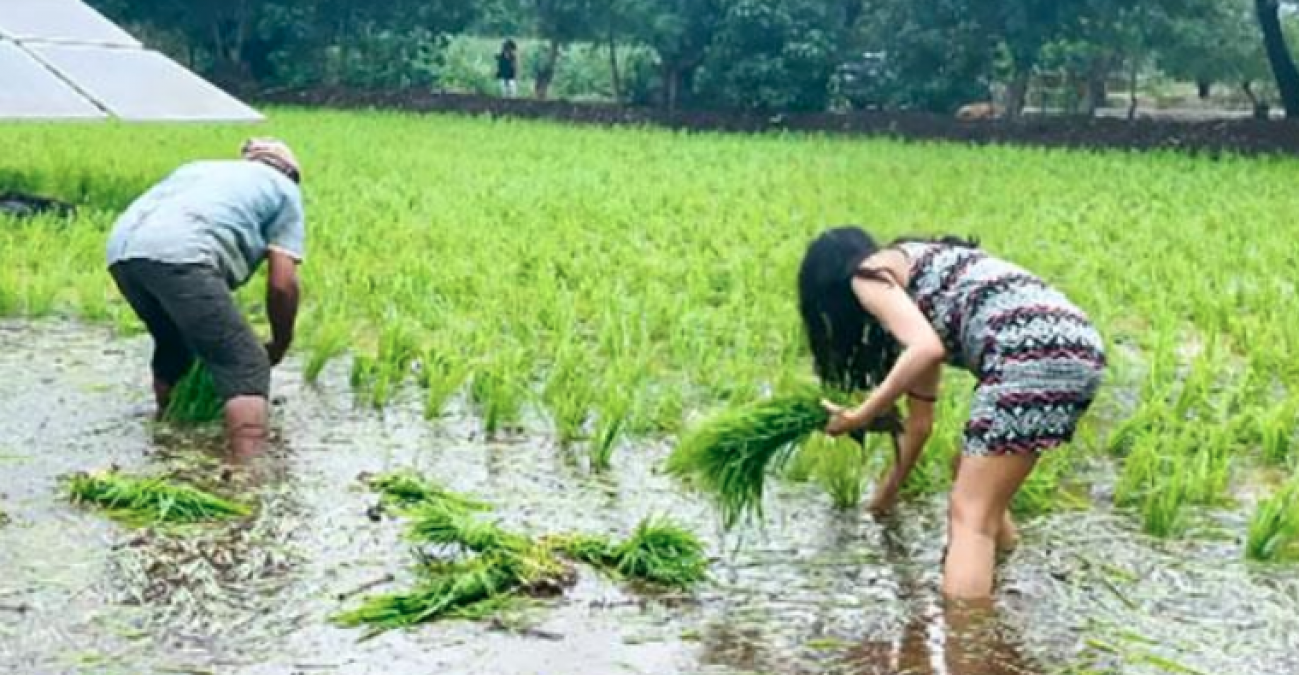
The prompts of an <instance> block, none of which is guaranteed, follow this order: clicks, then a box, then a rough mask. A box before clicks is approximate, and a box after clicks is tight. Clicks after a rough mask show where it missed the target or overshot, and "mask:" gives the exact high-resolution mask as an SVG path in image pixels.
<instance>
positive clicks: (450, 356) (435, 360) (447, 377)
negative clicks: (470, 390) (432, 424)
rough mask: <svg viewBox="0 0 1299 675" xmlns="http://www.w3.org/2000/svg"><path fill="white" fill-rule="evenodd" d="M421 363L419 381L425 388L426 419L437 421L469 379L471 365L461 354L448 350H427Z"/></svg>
mask: <svg viewBox="0 0 1299 675" xmlns="http://www.w3.org/2000/svg"><path fill="white" fill-rule="evenodd" d="M420 363H421V364H422V366H421V369H420V372H419V376H418V378H417V379H418V382H419V385H420V386H421V387H423V388H424V418H425V419H430V420H431V419H437V418H438V417H440V416H441V415H442V411H443V409H444V408H445V407H446V404H447V401H448V400H450V398H451V397H452V396H454V395H455V393H456V392H457V391H459V390H460V388H461V387H462V386H464V383H465V380H466V379H468V378H469V364H468V363H467V362H466V361H465V359H464V358H463V357H461V355H460V354H458V353H454V352H451V351H450V350H448V349H446V348H440V349H439V348H430V349H428V350H426V351H425V352H424V356H423V358H422V359H421V361H420Z"/></svg>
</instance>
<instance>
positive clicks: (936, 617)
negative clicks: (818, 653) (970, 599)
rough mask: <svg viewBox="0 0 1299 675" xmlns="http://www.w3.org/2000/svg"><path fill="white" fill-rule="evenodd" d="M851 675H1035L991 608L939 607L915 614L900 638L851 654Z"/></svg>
mask: <svg viewBox="0 0 1299 675" xmlns="http://www.w3.org/2000/svg"><path fill="white" fill-rule="evenodd" d="M848 662H849V664H850V666H851V668H850V669H849V672H851V673H853V675H886V674H887V675H1039V674H1040V673H1041V672H1042V671H1041V669H1039V668H1038V667H1036V666H1035V665H1034V664H1033V663H1032V662H1031V661H1030V660H1028V659H1026V658H1024V656H1023V655H1022V654H1021V652H1020V648H1019V646H1018V644H1017V640H1016V639H1015V638H1014V637H1013V633H1012V632H1011V631H1010V630H1009V628H1008V627H1007V626H1006V625H1005V624H1004V623H1002V622H1001V621H1000V620H999V617H998V615H997V612H996V609H995V608H994V607H992V606H991V605H990V604H982V605H974V604H968V603H939V606H937V607H934V608H931V609H929V610H927V611H924V612H920V613H917V614H916V615H915V618H914V619H913V620H912V621H911V622H910V623H909V624H908V625H907V627H906V629H905V630H904V631H903V634H902V637H901V638H900V639H898V640H896V641H893V642H884V643H881V642H867V643H865V644H863V645H861V646H860V647H857V648H855V649H853V650H852V652H851V653H850V655H849V658H848Z"/></svg>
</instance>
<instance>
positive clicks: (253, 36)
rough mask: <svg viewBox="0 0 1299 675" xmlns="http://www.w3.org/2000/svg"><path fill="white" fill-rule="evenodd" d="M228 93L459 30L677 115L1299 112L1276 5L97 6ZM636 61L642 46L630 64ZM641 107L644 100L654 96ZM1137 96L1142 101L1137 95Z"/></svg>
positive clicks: (184, 2)
mask: <svg viewBox="0 0 1299 675" xmlns="http://www.w3.org/2000/svg"><path fill="white" fill-rule="evenodd" d="M92 4H94V5H96V6H97V7H98V8H99V9H101V10H102V11H104V12H105V13H106V14H108V15H109V16H110V17H112V18H114V19H116V20H119V21H122V22H124V23H127V24H129V25H130V26H132V27H133V28H135V29H136V30H138V31H144V32H145V37H146V39H148V40H149V41H150V42H152V43H161V44H163V45H165V46H166V47H167V48H168V51H171V52H172V53H175V54H179V55H182V56H183V58H184V59H185V60H186V61H187V62H188V63H189V64H190V65H191V66H192V67H195V68H197V69H198V70H200V71H201V72H203V73H204V74H206V75H208V76H210V77H213V78H214V79H217V80H218V81H222V82H239V83H242V84H250V85H253V86H260V87H276V86H311V85H315V84H331V83H333V84H336V83H346V84H353V85H364V86H376V87H396V86H433V87H436V86H437V85H438V82H437V79H438V75H437V74H438V64H439V59H440V58H441V55H442V53H443V51H444V48H445V45H446V44H447V41H448V39H450V38H452V37H454V36H457V35H462V34H473V35H485V36H493V37H501V38H504V37H507V36H511V37H523V36H526V37H529V38H532V39H535V40H537V41H538V44H540V45H541V46H540V47H539V48H538V49H537V50H536V53H535V54H533V55H532V59H531V62H530V63H531V64H532V65H531V75H532V76H533V78H534V80H535V92H536V95H538V96H540V97H543V98H544V97H545V96H546V95H547V94H548V89H549V84H550V83H551V82H552V81H553V80H554V78H555V76H556V73H557V72H558V71H559V70H560V69H562V68H563V67H564V62H565V59H564V56H565V54H567V53H569V52H570V50H573V49H575V48H578V47H586V48H593V47H594V48H598V49H599V50H600V51H601V53H602V54H603V55H604V56H603V58H605V59H606V60H607V66H606V67H607V68H608V73H609V78H610V81H611V82H612V89H613V95H614V97H615V98H616V99H619V100H627V101H630V100H633V99H635V100H637V101H639V102H653V103H655V104H658V105H663V106H667V107H678V106H709V107H722V108H743V109H758V110H825V109H827V108H828V107H831V106H832V105H833V104H834V103H835V102H843V101H847V102H851V103H853V104H856V105H858V106H878V107H884V108H893V109H916V110H927V111H937V112H950V111H952V110H954V109H956V108H957V107H959V106H961V105H962V104H965V103H969V102H972V101H986V100H991V99H992V98H993V97H994V95H995V97H996V99H997V100H998V102H999V105H1000V107H1001V112H1002V113H1003V114H1005V115H1007V116H1010V117H1014V116H1016V115H1018V114H1020V113H1021V112H1022V111H1023V110H1024V108H1025V107H1026V106H1027V105H1028V104H1029V103H1030V101H1029V90H1030V83H1031V82H1033V81H1034V80H1035V78H1036V79H1037V80H1039V81H1049V82H1051V83H1052V85H1053V87H1054V88H1055V90H1056V91H1058V92H1063V94H1062V96H1063V97H1064V98H1066V99H1067V103H1065V104H1061V105H1063V106H1064V107H1068V108H1069V109H1071V110H1076V111H1078V112H1080V113H1084V114H1085V113H1089V112H1092V111H1094V109H1095V108H1096V107H1098V106H1099V105H1101V104H1102V103H1103V102H1104V101H1106V100H1107V99H1108V97H1109V96H1110V94H1111V93H1112V89H1113V88H1114V87H1115V86H1116V85H1115V83H1116V82H1130V83H1131V84H1132V85H1133V86H1132V87H1130V89H1131V90H1132V91H1134V92H1135V89H1136V87H1135V84H1136V81H1137V78H1138V77H1139V76H1140V75H1141V74H1143V73H1150V72H1159V73H1162V74H1164V75H1166V76H1168V77H1172V78H1177V79H1179V80H1183V81H1187V82H1195V83H1197V84H1198V85H1199V88H1200V90H1201V94H1202V95H1203V96H1206V97H1207V96H1208V95H1209V92H1210V91H1211V90H1212V88H1213V87H1229V88H1231V89H1233V90H1236V91H1238V92H1240V93H1241V94H1242V95H1244V96H1246V97H1248V98H1249V99H1250V100H1251V101H1253V102H1254V103H1255V106H1256V108H1258V109H1260V110H1265V109H1266V106H1267V105H1268V104H1269V103H1270V101H1271V100H1273V99H1276V100H1279V101H1280V102H1281V103H1282V104H1283V105H1284V108H1285V110H1286V113H1287V116H1289V117H1299V69H1296V67H1295V63H1294V59H1293V56H1292V53H1291V51H1290V49H1289V46H1288V44H1287V26H1288V25H1289V24H1290V23H1291V18H1292V17H1294V16H1295V8H1294V7H1293V6H1291V4H1290V3H1289V2H1286V1H1284V0H925V1H924V2H916V1H915V0H374V1H372V2H352V1H349V0H92ZM630 54H645V55H649V58H648V59H647V60H644V59H642V60H639V61H633V60H632V59H629V58H627V57H628V55H630ZM641 99H649V100H644V101H642V100H641ZM1134 103H1135V101H1134Z"/></svg>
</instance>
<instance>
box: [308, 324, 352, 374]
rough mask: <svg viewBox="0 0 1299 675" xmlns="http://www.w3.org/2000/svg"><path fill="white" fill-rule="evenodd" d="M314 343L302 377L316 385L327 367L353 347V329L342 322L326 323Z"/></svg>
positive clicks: (317, 333) (317, 332) (315, 336)
mask: <svg viewBox="0 0 1299 675" xmlns="http://www.w3.org/2000/svg"><path fill="white" fill-rule="evenodd" d="M312 342H313V345H312V347H311V356H310V357H308V359H307V365H306V367H305V368H303V373H302V376H303V378H304V379H306V381H307V382H310V383H315V382H316V381H318V380H319V379H320V374H321V373H322V372H324V370H325V366H326V365H328V364H329V362H330V361H332V360H334V359H335V358H337V357H339V356H341V355H342V354H343V353H345V352H346V351H347V350H348V348H349V347H350V346H351V343H352V333H351V329H350V328H349V327H348V325H347V324H346V323H344V322H341V321H335V322H330V323H326V324H324V325H323V326H321V327H320V329H318V330H317V331H316V333H315V335H314V336H313V339H312Z"/></svg>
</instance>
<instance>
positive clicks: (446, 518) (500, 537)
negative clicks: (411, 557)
mask: <svg viewBox="0 0 1299 675" xmlns="http://www.w3.org/2000/svg"><path fill="white" fill-rule="evenodd" d="M407 515H408V516H409V517H410V519H411V522H410V526H409V527H408V528H407V530H406V538H407V539H409V540H410V541H412V542H416V543H421V544H435V545H442V546H461V547H463V548H464V549H466V550H468V551H472V552H474V553H511V554H515V555H522V554H524V553H525V552H526V551H527V550H528V549H529V548H531V547H532V544H531V542H529V541H528V539H527V537H524V536H522V535H518V534H514V533H512V532H507V531H506V530H504V529H503V528H501V527H500V526H499V525H497V524H496V523H494V522H490V521H486V520H483V519H481V518H479V517H478V516H477V515H476V514H475V513H473V512H472V511H470V510H467V509H465V508H464V507H462V506H460V505H459V504H456V503H451V502H447V501H432V502H422V503H419V504H417V505H416V506H414V507H413V508H411V509H410V511H409V512H408V513H407Z"/></svg>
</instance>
